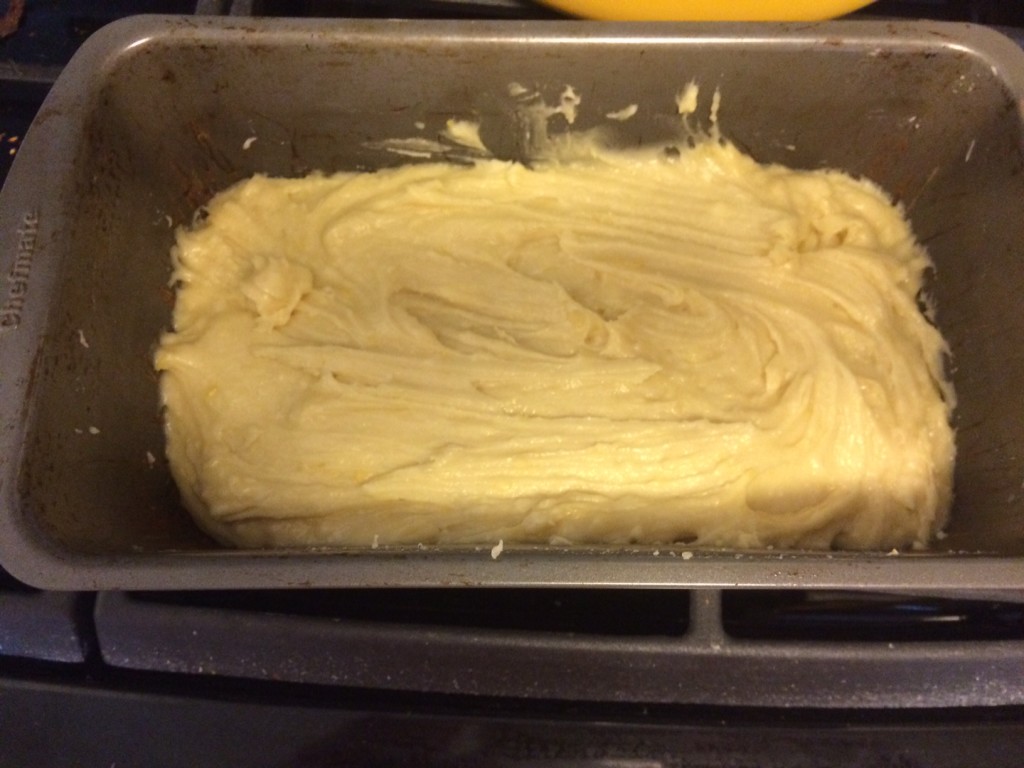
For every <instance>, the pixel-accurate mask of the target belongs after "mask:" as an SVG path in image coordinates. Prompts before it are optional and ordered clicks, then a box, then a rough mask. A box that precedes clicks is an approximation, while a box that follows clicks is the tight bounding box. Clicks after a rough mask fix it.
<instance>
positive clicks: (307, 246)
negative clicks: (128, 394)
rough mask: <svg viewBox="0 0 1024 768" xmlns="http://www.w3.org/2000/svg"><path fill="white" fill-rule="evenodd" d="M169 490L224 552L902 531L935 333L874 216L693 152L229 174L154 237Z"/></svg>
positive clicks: (842, 186)
mask: <svg viewBox="0 0 1024 768" xmlns="http://www.w3.org/2000/svg"><path fill="white" fill-rule="evenodd" d="M174 256H175V263H176V271H175V279H176V281H177V282H178V284H179V290H178V297H177V306H176V309H175V315H174V329H175V330H174V332H173V333H169V334H167V335H166V336H165V337H164V338H163V340H162V343H161V347H160V349H159V351H158V353H157V357H156V364H157V368H158V369H159V370H160V371H162V372H163V376H162V379H161V382H162V392H163V397H164V401H165V404H166V419H167V438H168V455H169V457H170V461H171V467H172V470H173V472H174V475H175V477H176V479H177V481H178V483H179V485H180V487H181V490H182V493H183V495H184V498H185V501H186V503H187V505H188V507H189V509H190V510H191V511H192V512H193V513H194V514H195V516H196V518H197V519H198V520H199V522H200V523H201V524H202V525H203V527H204V528H206V529H207V530H208V531H210V532H211V533H212V534H213V535H214V536H216V537H217V538H219V539H221V540H222V541H225V542H229V543H232V544H237V545H241V546H249V547H276V546H324V545H365V546H370V545H371V544H372V543H374V542H376V543H378V544H381V545H386V544H395V543H411V544H415V543H432V542H476V543H484V542H486V543H488V544H494V543H495V542H497V541H498V540H502V541H503V542H504V543H505V545H506V546H507V545H508V544H509V543H512V542H553V543H565V542H601V543H626V542H650V543H654V542H659V543H662V542H673V541H684V542H687V543H688V544H689V545H696V546H702V545H703V546H730V547H732V546H734V547H763V546H768V545H771V546H774V547H814V548H822V547H831V546H835V547H844V548H882V549H886V550H887V549H889V548H891V547H894V546H903V545H909V544H914V545H924V544H925V543H926V542H927V541H928V540H929V538H930V537H931V536H932V535H933V534H935V533H936V531H937V530H938V529H939V528H940V527H941V525H942V524H943V523H944V521H945V519H946V515H947V510H948V507H949V504H950V497H951V482H952V480H951V479H952V468H953V456H954V445H953V433H952V430H951V429H950V427H949V416H950V409H951V407H952V390H951V389H950V388H949V386H948V385H947V383H946V382H945V381H944V378H943V372H942V365H943V356H944V351H945V347H944V344H943V341H942V339H941V337H940V335H939V333H938V332H937V331H936V330H935V328H933V327H932V325H930V324H929V322H928V320H927V319H926V318H925V317H924V316H923V315H922V313H921V312H920V311H919V308H918V305H917V301H916V297H917V294H918V292H919V289H920V287H921V284H922V273H923V271H924V270H925V269H926V268H927V267H928V266H929V261H928V258H927V256H926V255H925V253H924V251H923V250H922V249H921V248H920V247H919V246H918V245H916V244H915V242H914V239H913V237H912V234H911V232H910V230H909V227H908V225H907V224H906V222H905V220H904V219H903V217H902V215H901V213H900V212H899V211H898V210H897V209H896V208H895V207H893V206H892V205H891V204H890V202H889V201H888V200H887V198H886V197H885V196H884V195H883V194H882V193H881V192H880V191H879V190H878V189H876V188H875V187H873V186H872V185H870V184H868V183H866V182H859V181H854V180H852V179H851V178H849V177H847V176H845V175H842V174H840V173H836V172H794V171H791V170H787V169H784V168H781V167H777V166H771V167H765V166H760V165H758V164H756V163H755V162H754V161H753V160H751V159H750V158H748V157H746V156H744V155H743V154H741V153H740V152H739V151H737V150H736V149H735V148H733V147H732V146H730V145H727V144H723V143H720V142H717V141H707V142H705V143H702V144H700V145H698V146H697V147H696V148H695V149H684V150H683V151H682V153H681V154H678V155H676V154H675V153H664V152H655V151H647V152H643V153H637V154H627V153H618V154H612V153H602V152H595V153H593V157H591V158H589V159H587V160H578V161H576V162H572V163H552V164H550V165H547V166H542V167H539V168H537V169H535V170H529V169H527V168H525V167H523V166H520V165H515V164H509V163H505V162H499V161H493V160H484V161H480V162H478V163H477V164H476V165H475V166H473V167H460V166H451V165H443V164H422V165H411V166H407V167H403V168H400V169H396V170H386V171H380V172H378V173H373V174H340V175H336V176H331V177H325V176H313V177H310V178H305V179H268V178H264V177H255V178H253V179H251V180H249V181H246V182H243V183H241V184H238V185H237V186H235V187H233V188H231V189H229V190H227V191H226V192H224V193H222V194H221V195H219V196H218V197H216V198H215V199H214V200H213V201H212V202H211V203H210V205H209V217H208V218H207V219H206V220H205V221H204V222H203V223H202V224H200V225H198V226H196V227H195V228H194V229H192V230H181V231H179V233H178V244H177V246H176V248H175V252H174Z"/></svg>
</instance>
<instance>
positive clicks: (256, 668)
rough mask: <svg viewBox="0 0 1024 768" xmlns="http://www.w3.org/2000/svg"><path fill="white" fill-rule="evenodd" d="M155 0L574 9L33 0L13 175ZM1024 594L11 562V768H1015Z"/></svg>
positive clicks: (11, 152)
mask: <svg viewBox="0 0 1024 768" xmlns="http://www.w3.org/2000/svg"><path fill="white" fill-rule="evenodd" d="M17 5H18V3H16V2H13V0H12V1H10V2H8V4H7V6H6V7H7V8H8V9H15V10H17V9H16V8H15V6H17ZM3 8H4V6H2V5H0V9H3ZM137 13H186V14H193V13H195V14H219V15H239V16H253V15H261V16H284V15H288V16H310V17H320V16H325V17H409V18H455V19H460V18H491V19H524V18H535V19H557V18H560V15H559V14H557V13H556V12H554V11H550V10H548V9H546V8H544V7H541V6H539V5H535V4H534V3H532V2H529V1H528V0H422V1H421V2H409V1H405V0H295V1H294V2H285V0H198V2H194V1H192V0H116V1H112V2H107V3H103V4H97V3H91V2H71V1H69V2H60V1H59V0H37V1H36V2H33V0H28V2H27V3H26V4H25V7H24V10H23V12H22V13H21V14H20V17H18V18H15V16H16V14H9V15H10V16H11V18H12V19H14V22H15V23H14V31H13V32H12V33H11V34H9V35H8V36H6V37H5V38H4V39H2V40H0V178H2V177H3V176H5V175H6V173H7V170H8V168H9V167H10V163H11V161H12V160H13V158H14V157H15V156H16V153H17V150H18V146H19V144H20V141H21V137H22V136H23V135H24V134H25V131H26V130H27V129H28V126H29V124H30V123H31V121H32V119H33V117H34V115H35V113H36V111H37V110H38V108H39V105H40V104H41V102H42V99H43V98H44V97H45V95H46V93H47V91H48V89H49V87H50V85H51V84H52V82H53V80H54V79H55V77H56V76H57V75H58V74H59V72H60V69H61V67H62V66H63V65H64V64H66V62H67V61H68V60H69V58H70V56H71V55H72V54H73V53H74V51H75V50H76V49H77V47H78V46H79V45H80V44H81V43H82V42H83V41H84V40H85V39H86V38H87V37H88V36H89V35H90V34H91V33H92V32H94V31H95V30H97V29H99V28H100V27H101V26H103V25H104V24H106V23H109V22H110V21H113V20H114V19H116V18H120V17H123V16H127V15H132V14H137ZM856 16H860V17H867V16H872V17H878V16H882V17H923V18H933V19H945V20H963V21H971V22H975V23H981V24H989V25H994V26H999V27H1001V28H1004V30H1005V31H1007V32H1008V33H1009V34H1010V35H1011V36H1013V37H1015V39H1017V40H1019V41H1021V42H1022V43H1024V4H1017V3H1009V2H1005V0H902V1H901V0H892V1H889V0H883V1H882V2H878V3H876V4H875V5H873V6H871V7H870V8H869V9H866V10H865V11H863V12H860V13H858V14H856ZM0 28H2V25H0ZM1015 599H1016V598H1007V599H1005V600H994V599H992V596H991V595H985V596H981V595H971V594H969V593H968V594H958V595H930V596H929V595H900V594H877V593H861V592H834V591H795V590H775V591H758V590H725V591H719V590H694V591H676V590H614V589H595V590H582V591H581V590H559V589H551V590H514V589H490V590H333V591H332V590H305V591H290V590H289V591H276V592H273V591H257V592H203V593H113V592H107V593H99V594H97V593H56V592H45V591H39V590H34V589H30V588H28V587H26V586H24V585H22V584H20V583H18V582H17V581H15V580H14V579H13V578H11V577H9V576H7V575H6V574H4V573H3V572H2V571H0V765H55V764H62V763H67V764H74V765H89V766H92V765H96V766H103V768H107V767H108V766H113V765H118V766H122V765H150V766H152V765H183V764H187V765H195V766H203V765H210V766H214V765H217V766H220V765H227V764H231V765H267V766H283V765H296V766H326V765H339V764H340V765H421V764H423V765H505V764H513V763H514V764H529V765H535V764H538V765H558V766H597V765H601V766H613V765H614V766H662V765H665V766H668V765H708V766H710V765H729V766H746V765H751V766H753V765H757V766H796V765H800V766H803V765H820V764H830V765H851V766H905V767H907V768H909V767H910V766H947V765H948V766H953V765H964V764H971V765H986V766H1002V765H1005V766H1010V765H1017V764H1019V762H1020V760H1019V755H1020V753H1021V750H1022V748H1024V675H1022V674H1021V671H1022V670H1024V603H1020V602H1016V601H1015Z"/></svg>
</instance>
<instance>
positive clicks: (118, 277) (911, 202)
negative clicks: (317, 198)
mask: <svg viewBox="0 0 1024 768" xmlns="http://www.w3.org/2000/svg"><path fill="white" fill-rule="evenodd" d="M690 80H695V81H697V82H698V83H699V84H700V85H701V86H702V91H701V109H700V111H699V114H703V115H706V114H707V110H708V106H709V103H710V98H711V94H712V93H713V92H714V90H715V88H718V89H720V92H721V97H722V107H721V113H720V120H721V125H722V127H723V131H724V133H725V134H726V135H727V136H728V137H729V138H731V139H733V140H734V141H735V142H736V143H737V144H739V145H740V146H741V147H742V148H744V149H745V150H746V151H748V152H750V153H751V154H752V155H753V156H754V157H755V158H757V159H758V160H761V161H766V162H783V163H786V164H788V165H791V166H795V167H803V168H816V167H822V166H829V167H835V168H841V169H843V170H845V171H847V172H850V173H852V174H855V175H863V176H867V177H869V178H871V179H873V180H874V181H876V182H877V183H879V184H881V185H882V186H883V187H885V188H886V189H887V190H889V192H891V193H892V194H893V195H895V196H896V197H897V198H898V199H899V200H901V201H902V202H903V203H904V205H905V206H906V207H907V209H908V211H909V214H910V218H911V221H912V223H913V226H914V228H915V231H916V232H917V234H918V236H919V238H920V239H921V240H922V241H924V242H925V243H926V244H927V246H928V248H929V251H930V253H931V254H932V257H933V259H934V260H935V262H936V265H937V275H938V277H937V279H936V280H935V281H934V285H933V294H934V296H935V299H936V301H937V303H938V307H939V314H938V320H939V325H940V326H941V328H942V330H943V332H944V334H945V335H946V338H947V339H948V340H949V342H950V344H951V346H952V350H953V356H954V368H953V379H954V383H955V386H956V389H957V393H958V397H959V407H958V410H957V422H956V426H957V429H958V451H959V453H958V463H957V474H956V494H957V498H956V502H955V506H954V509H953V521H952V524H951V526H950V528H949V531H948V537H947V538H945V539H944V540H942V541H940V542H937V544H936V546H935V547H934V548H933V549H932V550H931V551H928V552H919V553H899V554H891V553H881V552H879V553H807V552H732V551H727V552H722V551H701V550H695V551H689V550H688V549H687V547H685V546H678V547H660V548H657V549H653V548H622V549H593V548H585V547H580V548H560V547H550V548H548V547H513V546H505V547H504V549H503V551H502V552H501V553H500V555H499V556H498V557H496V558H495V557H492V552H491V548H490V547H480V548H472V547H470V548H448V549H438V548H417V547H411V548H405V549H388V550H385V549H383V548H381V549H377V550H372V549H367V550H358V551H356V550H348V551H330V552H307V551H301V552H297V551H295V552H293V551H275V552H245V551H232V550H227V549H224V548H222V547H220V546H218V545H217V544H215V543H214V542H212V541H211V540H209V539H207V538H206V537H205V536H203V535H202V534H201V533H200V532H199V530H198V529H197V528H196V527H195V525H194V524H193V523H192V521H191V519H190V518H189V517H188V515H187V514H186V513H185V512H184V511H183V509H182V507H181V505H180V503H179V501H178V494H177V490H176V488H175V486H174V484H173V482H172V480H171V478H170V475H169V473H168V470H167V467H166V464H165V462H164V460H163V436H162V426H161V419H160V413H159V403H158V391H157V389H158V383H157V379H156V376H155V374H154V373H153V371H152V364H151V360H152V352H153V348H154V345H155V343H156V340H157V338H158V337H159V334H160V332H161V331H162V330H163V329H164V328H166V327H167V326H168V323H169V319H170V313H171V305H172V301H173V297H172V294H171V292H170V289H169V287H168V278H169V274H170V261H169V256H168V250H169V248H170V245H171V243H172V240H173V228H172V227H173V226H177V225H179V224H182V223H187V222H189V221H190V220H191V218H192V216H193V215H194V213H195V211H196V209H197V208H198V207H199V206H200V205H201V204H202V203H203V202H204V201H205V200H207V199H209V197H210V196H211V195H212V194H214V193H215V192H217V191H219V190H220V189H223V188H224V187H226V186H227V185H229V184H231V183H233V182H234V181H237V180H238V179H241V178H243V177H246V176H248V175H251V174H252V173H255V172H263V173H270V174H278V175H298V174H302V173H305V172H308V171H310V170H314V169H319V170H324V171H334V170H342V169H347V170H351V169H373V168H378V167H383V166H385V165H396V164H399V163H402V162H407V161H409V158H408V157H406V156H403V155H400V154H396V153H394V152H387V151H383V150H382V149H381V148H380V145H379V143H378V142H380V141H382V140H386V139H401V138H407V137H409V136H413V135H424V136H428V137H429V136H433V135H436V134H437V133H438V132H440V131H441V130H442V128H443V126H444V124H445V122H446V121H447V120H448V119H449V118H452V117H465V118H471V119H477V120H479V121H480V122H481V125H482V128H481V133H482V136H483V138H484V140H485V141H486V142H488V144H489V145H490V146H492V147H494V148H496V150H497V152H498V153H499V154H503V155H506V156H508V157H519V156H521V154H522V151H523V150H522V142H521V141H520V139H519V134H518V133H517V132H516V130H515V120H516V118H515V114H514V110H513V108H512V106H511V104H510V102H509V97H508V93H509V91H508V86H509V84H510V83H512V82H517V83H522V84H527V85H529V86H530V87H537V88H539V89H540V90H541V92H542V93H543V94H545V95H546V96H547V97H548V98H549V99H557V97H558V94H559V93H561V92H562V91H563V90H564V88H565V86H566V85H572V86H573V87H574V88H575V89H576V90H577V92H578V93H579V94H580V95H581V97H582V99H583V102H582V104H581V106H580V110H579V117H578V119H577V122H576V125H575V126H574V127H576V128H587V127H590V126H593V125H595V124H597V123H599V122H602V121H604V120H605V118H604V116H605V115H606V114H607V113H608V112H609V111H612V110H617V109H621V108H622V106H623V105H625V104H630V103H640V104H642V105H652V106H653V107H656V108H653V109H650V110H648V109H645V110H642V111H641V112H640V113H638V114H637V116H636V117H635V118H634V119H632V120H629V121H627V122H624V123H621V124H620V125H617V126H616V127H615V131H616V135H617V140H618V141H620V142H621V143H622V144H623V145H625V146H629V145H636V144H638V143H644V142H655V141H660V140H665V139H667V138H670V137H672V136H673V135H674V133H673V132H674V131H675V130H677V128H676V126H677V124H678V122H677V121H678V116H677V115H674V113H673V110H674V101H673V98H674V95H675V94H676V93H677V92H678V91H679V89H680V88H681V87H682V86H683V85H685V84H686V83H688V82H689V81H690ZM1022 95H1024V54H1022V53H1021V51H1020V50H1019V49H1017V48H1016V47H1015V46H1014V45H1013V44H1012V43H1011V42H1010V41H1009V40H1007V39H1005V38H1003V37H1002V36H1000V35H998V34H997V33H994V32H991V31H988V30H984V29H981V28H976V27H971V26H967V25H942V24H933V23H931V24H918V23H914V24H893V23H850V22H835V23H822V24H814V25H799V26H795V25H784V24H765V25H749V24H748V25H727V24H713V25H685V24H644V25H627V24H598V23H587V22H556V23H474V22H379V21H363V22H359V21H338V22H332V21H317V22H304V21H283V20H246V21H245V22H244V23H237V22H234V21H232V20H228V19H209V20H201V19H195V18H191V17H187V18H176V17H149V18H145V17H137V18H133V19H130V20H127V21H123V22H118V23H116V24H114V25H112V26H110V27H108V28H106V29H104V30H101V31H100V32H99V33H97V34H96V35H95V36H94V37H93V38H91V39H90V40H89V41H88V42H87V44H86V45H85V46H83V48H82V50H81V51H80V52H79V54H78V55H77V56H76V58H75V59H74V60H73V61H72V63H71V64H70V65H69V66H68V67H67V69H66V70H65V72H64V74H63V75H62V76H61V79H60V81H59V82H58V83H57V85H56V86H55V87H54V89H53V91H52V92H51V94H50V96H49V98H48V99H47V101H46V103H45V104H44V106H43V108H42V110H41V111H40V113H39V116H38V117H37V119H36V122H35V124H34V125H33V127H32V129H31V131H30V132H29V135H28V137H27V139H26V140H25V142H24V144H23V146H22V149H21V150H20V152H19V154H18V158H17V161H16V163H15V166H14V168H13V169H12V171H11V174H10V176H9V177H8V180H7V183H6V186H5V187H4V190H3V193H2V196H0V268H2V271H3V274H4V275H5V276H6V277H5V280H4V282H3V285H2V286H0V288H2V296H0V302H2V309H0V326H2V327H0V562H2V564H3V566H4V567H5V568H7V569H8V570H9V571H10V572H11V573H13V574H14V575H15V576H17V577H18V578H19V579H22V580H24V581H26V582H28V583H30V584H34V585H38V586H43V587H50V588H69V589H72V588H73V589H97V588H104V589H106V588H118V589H143V588H145V589H160V588H174V589H190V588H197V589H200V588H240V587H295V586H322V587H329V586H356V585H359V586H398V585H424V586H443V585H579V586H597V585H651V586H682V587H685V586H732V585H750V586H776V587H791V586H801V587H826V586H829V587H853V586H857V587H871V588H884V589H909V588H913V589H919V590H924V589H927V590H943V589H963V588H975V589H988V590H998V589H1021V588H1024V488H1022V483H1024V409H1022V408H1021V407H1020V393H1021V391H1024V313H1022V312H1020V310H1019V306H1020V305H1019V299H1018V297H1019V296H1020V294H1021V289H1022V288H1024V158H1022V147H1024V128H1022V113H1021V97H1022ZM659 105H660V106H659ZM417 124H420V125H422V128H418V127H417ZM253 137H255V139H254V140H251V141H250V139H253ZM495 544H497V542H495ZM495 554H497V552H496V553H495Z"/></svg>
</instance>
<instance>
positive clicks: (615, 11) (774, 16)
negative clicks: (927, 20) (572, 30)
mask: <svg viewBox="0 0 1024 768" xmlns="http://www.w3.org/2000/svg"><path fill="white" fill-rule="evenodd" d="M873 1H874V0H541V2H543V3H545V4H547V5H550V6H552V7H553V8H558V9H559V10H562V11H566V12H568V13H572V14H575V15H576V16H583V17H586V18H591V19H606V20H612V21H818V20H821V19H829V18H833V17H835V16H842V15H843V14H844V13H849V12H850V11H855V10H857V9H858V8H863V7H864V6H866V5H870V4H871V3H872V2H873Z"/></svg>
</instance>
